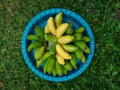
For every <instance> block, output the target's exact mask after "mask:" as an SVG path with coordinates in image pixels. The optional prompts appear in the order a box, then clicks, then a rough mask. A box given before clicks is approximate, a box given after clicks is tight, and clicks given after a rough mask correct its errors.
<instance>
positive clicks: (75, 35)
mask: <svg viewBox="0 0 120 90" xmlns="http://www.w3.org/2000/svg"><path fill="white" fill-rule="evenodd" d="M82 36H83V35H82V34H81V33H75V34H74V39H73V41H79V40H82Z"/></svg>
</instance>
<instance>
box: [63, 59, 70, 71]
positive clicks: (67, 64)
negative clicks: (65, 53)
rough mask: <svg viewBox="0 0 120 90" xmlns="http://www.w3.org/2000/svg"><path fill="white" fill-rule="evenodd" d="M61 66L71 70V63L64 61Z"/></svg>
mask: <svg viewBox="0 0 120 90" xmlns="http://www.w3.org/2000/svg"><path fill="white" fill-rule="evenodd" d="M63 67H64V68H65V69H66V70H67V71H72V66H71V64H70V63H69V62H68V61H66V63H65V65H63Z"/></svg>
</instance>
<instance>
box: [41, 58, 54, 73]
mask: <svg viewBox="0 0 120 90" xmlns="http://www.w3.org/2000/svg"><path fill="white" fill-rule="evenodd" d="M52 58H53V56H50V57H48V59H47V60H46V62H45V65H44V67H43V72H44V74H45V73H47V69H48V65H49V62H50V60H51V59H52Z"/></svg>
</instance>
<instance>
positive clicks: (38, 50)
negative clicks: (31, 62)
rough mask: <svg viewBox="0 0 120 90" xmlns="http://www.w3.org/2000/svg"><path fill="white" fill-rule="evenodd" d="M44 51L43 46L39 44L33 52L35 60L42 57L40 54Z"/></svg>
mask: <svg viewBox="0 0 120 90" xmlns="http://www.w3.org/2000/svg"><path fill="white" fill-rule="evenodd" d="M44 52H45V46H41V47H39V48H37V49H36V51H35V53H34V58H35V60H38V59H40V58H41V57H42V55H43V54H44Z"/></svg>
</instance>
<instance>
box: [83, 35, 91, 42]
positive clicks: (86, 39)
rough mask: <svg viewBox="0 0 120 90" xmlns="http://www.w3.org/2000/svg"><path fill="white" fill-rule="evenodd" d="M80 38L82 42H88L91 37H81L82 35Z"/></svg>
mask: <svg viewBox="0 0 120 90" xmlns="http://www.w3.org/2000/svg"><path fill="white" fill-rule="evenodd" d="M82 40H83V41H84V42H90V41H91V39H90V38H89V37H88V36H83V37H82Z"/></svg>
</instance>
